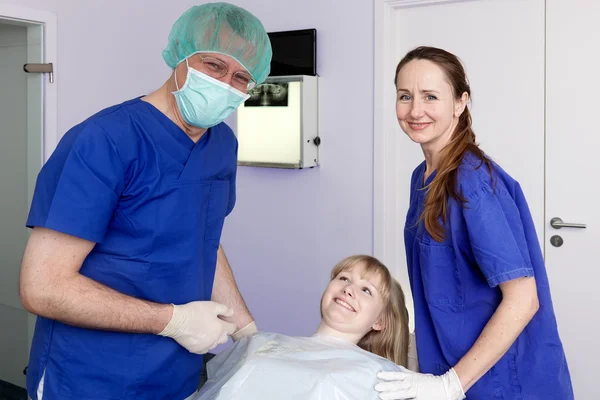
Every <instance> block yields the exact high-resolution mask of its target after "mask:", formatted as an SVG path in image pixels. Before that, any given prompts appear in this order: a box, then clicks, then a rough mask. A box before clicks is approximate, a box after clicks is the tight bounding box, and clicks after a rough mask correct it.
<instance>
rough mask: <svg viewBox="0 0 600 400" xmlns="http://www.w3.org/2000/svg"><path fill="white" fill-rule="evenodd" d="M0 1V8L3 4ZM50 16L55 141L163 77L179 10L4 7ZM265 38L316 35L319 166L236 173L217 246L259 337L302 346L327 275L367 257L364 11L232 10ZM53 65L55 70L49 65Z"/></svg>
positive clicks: (168, 4) (368, 110)
mask: <svg viewBox="0 0 600 400" xmlns="http://www.w3.org/2000/svg"><path fill="white" fill-rule="evenodd" d="M0 1H1V0H0ZM4 1H5V2H8V3H14V4H16V5H20V6H25V7H31V8H40V9H46V10H51V11H54V12H56V14H57V17H58V41H59V42H58V60H56V61H55V62H56V63H57V64H56V68H57V73H56V79H57V84H58V85H59V87H58V101H59V104H58V107H59V116H58V121H59V131H61V132H64V131H65V130H67V129H68V128H70V127H71V126H72V125H73V124H75V123H77V122H79V121H80V120H82V119H84V118H86V117H87V116H88V115H90V114H91V113H94V112H95V111H97V110H99V109H101V108H102V107H105V106H108V105H111V104H113V103H115V102H120V101H122V100H125V99H127V98H130V97H133V96H137V95H141V94H144V93H146V92H149V91H151V90H153V89H155V88H157V87H159V86H160V85H161V84H162V83H163V81H164V80H165V79H166V78H167V77H168V74H169V70H168V69H167V67H166V66H165V65H164V63H163V61H162V59H161V51H162V49H163V47H164V45H165V43H166V38H167V35H168V32H169V29H170V27H171V24H172V23H173V22H174V21H175V19H176V18H177V17H178V16H179V15H180V14H181V13H182V12H183V11H184V10H185V9H186V8H187V7H189V6H191V5H193V4H199V3H193V2H189V1H183V0H171V1H157V0H127V1H123V0H87V1H79V0H43V1H42V0H8V1H6V0H4ZM232 2H233V3H235V4H237V5H240V6H242V7H244V8H247V9H248V10H249V11H251V12H252V13H254V14H255V15H257V16H258V17H259V18H260V19H261V20H262V21H263V24H264V25H265V28H266V29H267V30H268V31H279V30H291V29H302V28H316V29H317V30H318V62H319V65H318V72H319V74H320V75H321V78H320V82H319V85H320V96H319V100H320V132H321V135H322V139H323V143H322V145H321V161H322V166H321V167H320V168H317V169H312V170H301V171H288V170H274V169H259V168H250V167H240V169H239V172H238V203H237V206H236V208H235V210H234V212H233V213H232V214H231V215H230V217H229V218H228V220H227V222H226V226H225V232H224V235H223V240H222V242H223V244H224V246H225V250H226V252H227V255H228V257H229V260H230V262H231V264H232V266H233V269H234V272H235V275H236V278H237V280H238V284H239V286H240V288H241V290H242V293H243V294H244V297H245V298H246V301H247V303H248V305H249V307H250V308H251V311H252V312H253V314H254V316H255V317H256V319H257V323H258V325H259V328H260V329H261V330H270V331H277V332H281V333H286V334H293V335H310V334H312V333H313V331H314V329H315V328H316V326H317V323H318V320H319V310H318V305H319V299H320V295H321V293H322V290H323V288H324V287H325V285H326V283H327V280H328V274H329V271H330V269H331V268H332V266H333V265H334V264H335V263H336V262H337V261H338V260H339V259H341V258H343V257H345V256H347V255H350V254H355V253H371V251H372V239H373V217H372V206H373V188H372V186H373V178H372V174H373V155H372V153H373V129H372V126H373V121H372V120H373V110H372V104H373V96H372V82H373V3H372V1H371V0H353V1H352V4H351V5H350V4H349V3H348V2H340V1H339V0H301V1H300V0H294V1H293V0H279V1H273V0H232ZM50 61H52V60H50Z"/></svg>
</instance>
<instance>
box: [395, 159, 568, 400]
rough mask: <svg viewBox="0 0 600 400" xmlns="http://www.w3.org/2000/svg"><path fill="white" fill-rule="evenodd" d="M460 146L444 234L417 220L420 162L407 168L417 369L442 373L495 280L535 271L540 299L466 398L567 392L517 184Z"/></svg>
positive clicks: (479, 320) (495, 299)
mask: <svg viewBox="0 0 600 400" xmlns="http://www.w3.org/2000/svg"><path fill="white" fill-rule="evenodd" d="M480 164H481V162H480V161H479V160H478V159H477V158H476V157H475V156H474V155H472V154H467V155H466V156H465V157H464V159H463V161H462V164H461V166H460V167H459V170H458V175H457V176H458V188H459V191H460V193H461V194H462V195H463V196H464V198H465V199H466V200H467V201H468V203H467V204H465V206H464V207H463V206H462V205H461V204H460V203H458V202H457V201H456V200H454V199H452V198H451V199H450V200H449V210H448V218H447V222H446V224H445V229H446V236H445V238H444V241H443V242H442V243H439V242H436V241H435V240H434V239H433V238H432V237H431V236H430V235H429V233H428V232H427V231H426V229H425V227H424V222H422V221H421V222H419V217H420V216H421V214H422V212H423V207H424V201H425V195H426V191H425V190H422V188H423V187H424V186H426V185H428V184H429V183H430V182H431V181H432V180H433V179H434V177H435V172H434V173H433V174H432V175H431V176H430V177H428V179H427V181H426V182H424V173H425V162H423V163H422V164H421V165H419V166H418V167H417V168H416V169H415V171H414V172H413V175H412V182H411V192H410V208H409V210H408V215H407V218H406V226H405V229H404V239H405V246H406V256H407V263H408V273H409V277H410V284H411V290H412V294H413V299H414V306H415V334H416V343H417V352H418V358H419V366H420V368H421V372H424V373H431V374H436V375H439V374H443V373H445V372H447V371H448V370H449V369H450V368H451V367H453V366H454V365H456V363H457V362H458V361H459V360H460V359H461V358H462V357H463V356H464V355H465V354H466V353H467V351H468V350H469V349H470V348H471V347H472V346H473V344H474V343H475V341H476V340H477V338H478V337H479V335H480V334H481V331H482V330H483V328H484V326H485V325H486V324H487V322H488V321H489V319H490V318H491V317H492V314H493V313H494V312H495V311H496V308H497V307H498V305H499V304H500V301H501V300H502V293H501V291H500V288H499V287H498V285H500V284H501V283H503V282H507V281H510V280H512V279H516V278H519V277H526V276H530V277H535V279H536V284H537V291H538V297H539V303H540V308H539V311H538V312H537V313H536V314H535V316H534V317H533V320H532V321H531V322H530V323H529V324H528V325H527V327H526V328H525V330H524V331H523V333H521V335H520V336H519V337H518V338H517V340H516V341H515V343H514V344H513V345H512V346H511V347H510V349H509V350H508V352H507V353H506V354H505V355H504V356H503V357H502V358H501V359H500V360H499V361H498V363H497V364H496V365H495V366H494V367H492V369H491V370H490V371H489V372H487V373H486V374H485V375H484V376H483V377H482V378H481V379H480V380H479V381H478V382H477V383H476V384H475V385H474V386H473V387H472V388H471V389H470V390H469V391H468V392H467V399H477V400H484V399H490V400H491V399H504V400H512V399H514V400H517V399H525V400H534V399H541V400H542V399H543V400H550V399H557V400H558V399H560V400H568V399H573V389H572V386H571V378H570V375H569V369H568V367H567V361H566V359H565V354H564V351H563V346H562V343H561V341H560V338H559V335H558V330H557V324H556V319H555V316H554V310H553V308H552V299H551V297H550V288H549V284H548V277H547V274H546V270H545V267H544V260H543V257H542V252H541V249H540V245H539V242H538V238H537V235H536V232H535V227H534V225H533V219H532V217H531V214H530V212H529V208H528V206H527V202H526V201H525V197H524V195H523V191H522V190H521V187H520V186H519V184H518V183H517V182H516V181H515V180H514V179H513V178H511V177H510V176H509V175H508V174H507V173H506V172H505V171H503V170H502V169H501V168H500V167H499V166H498V165H496V164H493V179H494V180H493V182H492V179H491V178H490V174H489V171H488V169H487V167H486V166H485V164H484V165H481V166H480Z"/></svg>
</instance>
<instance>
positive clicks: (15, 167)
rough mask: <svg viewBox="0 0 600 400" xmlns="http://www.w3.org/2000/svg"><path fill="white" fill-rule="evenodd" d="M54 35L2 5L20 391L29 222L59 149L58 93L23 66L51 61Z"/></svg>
mask: <svg viewBox="0 0 600 400" xmlns="http://www.w3.org/2000/svg"><path fill="white" fill-rule="evenodd" d="M55 28H56V27H55V17H54V15H53V14H50V13H45V12H36V11H34V10H27V9H23V8H20V7H15V6H10V5H0V186H1V187H2V196H0V221H2V223H1V225H0V227H1V229H0V254H1V258H0V327H1V329H0V381H4V382H8V383H11V384H13V385H17V386H21V387H24V386H25V376H24V374H23V369H24V368H25V367H26V366H27V363H28V358H29V350H30V345H31V337H32V335H33V328H34V324H35V316H33V315H31V314H28V313H27V312H26V311H25V310H24V309H23V307H22V305H21V302H20V299H19V270H20V264H21V258H22V256H23V251H24V249H25V244H26V242H27V239H28V237H29V231H28V230H27V229H26V228H25V221H26V218H27V213H28V210H29V205H30V204H31V199H32V196H33V189H34V186H35V180H36V176H37V174H38V172H39V170H40V168H41V166H42V162H43V160H44V153H45V151H44V146H45V145H46V146H48V147H47V149H46V150H47V152H46V154H50V152H49V151H48V150H50V149H51V148H53V147H54V146H55V144H56V90H55V88H54V87H53V85H48V84H46V82H47V80H48V77H47V76H44V75H42V74H30V73H26V72H25V71H24V65H25V64H29V65H31V64H41V63H44V62H45V61H46V60H48V59H54V57H55V55H56V34H55ZM1 383H2V382H0V388H1V387H2V386H1ZM1 391H2V390H1V389H0V392H1ZM0 397H2V396H0Z"/></svg>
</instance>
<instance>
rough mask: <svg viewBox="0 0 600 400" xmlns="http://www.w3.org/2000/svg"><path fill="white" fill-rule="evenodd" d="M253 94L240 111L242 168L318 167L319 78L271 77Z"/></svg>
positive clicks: (238, 112) (239, 159) (238, 125)
mask: <svg viewBox="0 0 600 400" xmlns="http://www.w3.org/2000/svg"><path fill="white" fill-rule="evenodd" d="M249 94H250V95H251V97H250V98H249V99H248V100H246V102H245V103H244V104H243V105H242V106H240V107H239V108H238V111H237V127H236V134H237V138H238V142H239V148H238V165H245V166H256V167H273V168H312V167H316V166H318V165H319V144H320V143H321V139H320V138H319V132H318V117H319V115H318V78H317V77H316V76H308V75H298V76H277V77H269V78H267V80H266V81H265V82H264V83H263V84H261V85H258V86H256V87H255V88H254V89H252V90H251V92H250V93H249Z"/></svg>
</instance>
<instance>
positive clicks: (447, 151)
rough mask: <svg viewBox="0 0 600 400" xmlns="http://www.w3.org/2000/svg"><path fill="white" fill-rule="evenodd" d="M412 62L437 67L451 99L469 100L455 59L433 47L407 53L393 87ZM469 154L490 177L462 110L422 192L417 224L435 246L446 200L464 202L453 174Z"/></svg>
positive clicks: (440, 238) (465, 81)
mask: <svg viewBox="0 0 600 400" xmlns="http://www.w3.org/2000/svg"><path fill="white" fill-rule="evenodd" d="M413 60H428V61H431V62H433V63H435V64H436V65H437V66H438V67H440V68H441V69H442V70H443V71H444V73H445V74H446V79H448V82H449V83H450V86H451V87H452V92H453V93H454V98H455V99H460V97H461V96H462V94H463V93H467V94H468V95H469V98H471V87H470V86H469V82H468V79H467V75H466V73H465V69H464V68H463V65H462V64H461V62H460V60H459V59H458V57H456V56H455V55H454V54H452V53H449V52H447V51H445V50H442V49H438V48H435V47H424V46H422V47H417V48H416V49H414V50H411V51H410V52H408V53H407V54H406V55H405V56H404V58H403V59H402V60H400V62H399V63H398V66H397V67H396V75H394V85H396V83H397V80H398V74H399V73H400V70H401V69H402V68H403V67H404V66H405V65H406V64H408V63H409V62H410V61H413ZM469 152H470V153H472V154H473V155H474V156H475V157H477V158H478V159H479V160H480V161H481V163H480V165H479V166H478V167H477V168H479V167H480V166H481V165H483V164H485V165H486V167H487V169H488V171H489V173H490V176H491V174H492V163H491V161H490V160H489V159H488V158H487V157H486V155H485V153H484V152H483V150H481V149H480V148H479V146H478V144H477V143H476V142H475V132H473V129H472V128H471V113H470V112H469V109H468V108H467V107H465V110H464V111H463V113H462V114H461V115H460V117H459V119H458V124H457V125H456V128H455V129H454V132H453V134H452V138H451V139H450V141H449V142H448V144H446V146H445V147H444V148H443V149H442V151H441V154H440V163H439V165H438V168H437V174H436V176H435V178H434V179H433V180H432V181H431V183H430V184H429V185H427V187H425V188H424V189H425V190H427V195H426V197H425V208H424V210H423V214H422V215H421V220H422V221H424V222H425V228H426V229H427V232H429V234H430V235H431V237H432V238H433V239H434V240H436V241H438V242H441V241H443V240H444V236H445V229H444V224H445V222H446V217H447V215H448V199H449V198H450V197H452V198H454V199H455V200H456V201H457V202H459V203H460V204H462V205H463V206H464V204H465V203H466V202H467V200H466V199H465V198H464V196H462V195H461V194H460V192H459V191H458V185H457V174H458V167H459V166H460V164H461V163H462V160H463V157H464V156H465V154H467V153H469Z"/></svg>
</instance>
